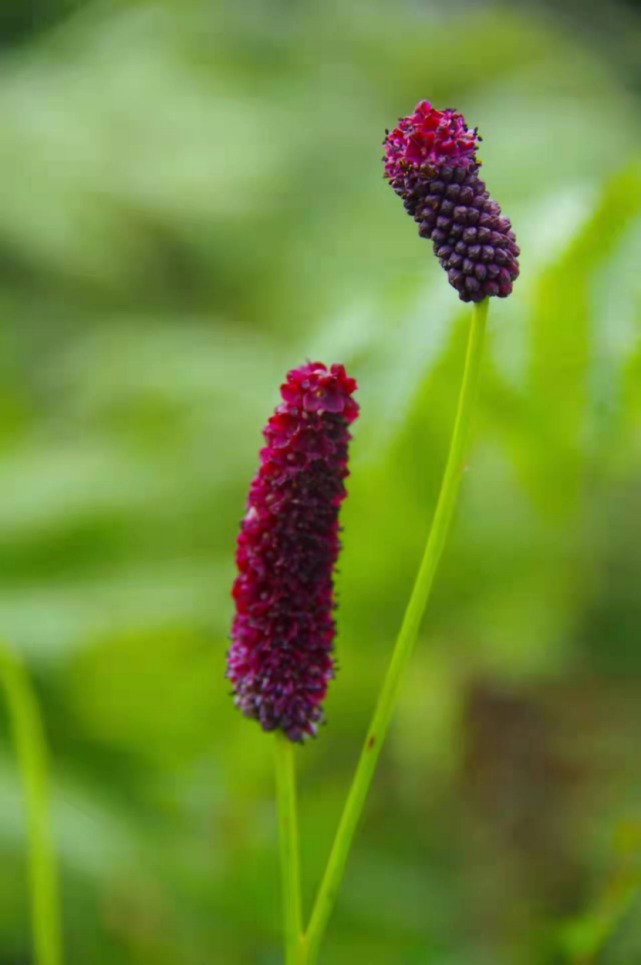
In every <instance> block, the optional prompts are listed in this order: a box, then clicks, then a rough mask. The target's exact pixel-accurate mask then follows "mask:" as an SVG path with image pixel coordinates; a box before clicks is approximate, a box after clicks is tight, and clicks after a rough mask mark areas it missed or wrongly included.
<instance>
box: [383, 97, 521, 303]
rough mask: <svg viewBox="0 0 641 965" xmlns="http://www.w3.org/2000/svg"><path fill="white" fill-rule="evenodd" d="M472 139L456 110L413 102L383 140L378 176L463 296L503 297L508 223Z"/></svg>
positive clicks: (511, 256) (511, 247) (512, 244)
mask: <svg viewBox="0 0 641 965" xmlns="http://www.w3.org/2000/svg"><path fill="white" fill-rule="evenodd" d="M479 140H480V138H479V135H478V133H477V131H476V130H470V129H469V128H468V127H467V125H466V123H465V119H464V118H463V115H462V114H458V113H457V112H456V111H453V110H449V109H448V110H444V111H437V110H436V108H435V107H432V105H431V104H430V102H429V101H421V102H420V103H419V104H417V105H416V109H415V111H414V113H413V114H410V116H409V117H404V118H402V119H401V120H400V122H399V124H398V127H396V128H395V129H394V130H393V131H391V132H388V134H387V136H386V138H385V141H384V147H385V157H384V158H383V160H384V162H385V177H386V178H387V179H388V180H389V182H390V184H391V186H392V187H393V189H394V191H396V193H397V194H398V195H400V197H401V198H402V199H403V201H404V204H405V209H406V210H407V211H408V213H409V214H411V215H412V217H413V218H414V220H415V221H416V222H418V224H419V234H420V235H421V236H422V237H424V238H430V239H431V240H432V242H433V244H434V251H435V253H436V255H437V257H438V259H439V261H440V263H441V265H442V266H443V268H444V269H445V271H446V272H447V275H448V279H449V281H450V284H451V285H453V286H454V288H456V290H457V291H458V293H459V298H461V299H462V301H464V302H480V301H482V300H483V299H484V298H487V297H488V296H493V295H497V296H498V297H499V298H505V296H506V295H509V294H510V292H511V291H512V285H513V283H514V281H515V279H516V278H517V277H518V274H519V266H518V261H517V259H518V256H519V254H520V251H519V247H518V245H517V244H516V238H515V236H514V232H513V231H512V225H511V224H510V221H509V219H508V218H504V217H503V216H502V215H501V209H500V207H499V206H498V204H497V203H496V201H492V200H491V198H490V196H489V194H488V191H487V188H486V187H485V183H484V182H483V181H482V180H481V178H480V177H479V174H478V172H479V169H480V167H481V163H480V161H478V160H477V157H476V151H477V148H478V142H479ZM495 267H496V268H497V271H496V272H494V271H493V270H492V269H493V268H495ZM499 269H500V270H499Z"/></svg>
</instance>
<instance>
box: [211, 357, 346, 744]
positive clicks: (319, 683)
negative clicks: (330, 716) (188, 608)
mask: <svg viewBox="0 0 641 965" xmlns="http://www.w3.org/2000/svg"><path fill="white" fill-rule="evenodd" d="M355 389H356V382H355V380H354V379H351V378H349V377H348V376H347V375H346V374H345V369H344V368H343V366H342V365H332V366H331V368H330V369H328V368H327V366H325V365H323V364H322V363H320V362H310V363H308V364H307V365H303V366H301V367H300V368H298V369H293V370H292V371H291V372H289V373H288V375H287V380H286V382H285V383H284V384H283V385H282V386H281V395H282V398H283V402H282V403H281V404H280V405H279V406H278V407H277V409H276V411H275V412H274V415H273V416H272V417H271V419H270V420H269V422H268V423H267V426H266V427H265V430H264V433H263V434H264V436H265V440H266V442H267V445H266V446H265V447H264V448H263V449H261V453H260V468H259V470H258V473H257V474H256V476H255V477H254V479H253V481H252V484H251V487H250V490H249V499H248V502H247V513H246V514H245V518H244V519H243V521H242V524H241V530H240V534H239V536H238V544H237V551H236V563H237V566H238V576H237V577H236V580H235V582H234V588H233V597H234V600H235V601H236V616H235V619H234V624H233V627H232V635H231V636H232V644H231V647H230V649H229V653H228V655H227V666H228V669H227V676H228V677H229V679H230V680H231V681H232V684H233V688H234V696H235V703H236V705H237V706H238V707H239V708H240V709H241V710H242V712H243V713H244V714H246V715H247V716H248V717H254V718H255V719H256V720H257V721H258V722H259V723H260V725H261V726H262V727H263V729H264V730H275V729H277V728H279V729H280V730H282V731H283V732H284V733H285V734H286V735H287V737H289V738H290V740H292V741H302V740H303V739H304V738H305V736H306V735H314V734H315V733H316V730H317V727H318V724H319V722H321V721H322V719H323V712H322V707H321V704H322V701H323V700H324V698H325V694H326V692H327V685H328V682H329V680H330V679H331V678H332V677H333V675H334V660H333V657H332V650H333V642H334V635H335V631H336V626H335V623H334V618H333V615H332V613H333V610H334V607H335V601H334V589H333V580H332V571H333V568H334V564H335V562H336V559H337V557H338V551H339V546H340V544H339V540H338V532H339V526H338V511H339V507H340V504H341V503H342V501H343V499H344V498H345V495H346V491H345V485H344V482H343V480H344V479H345V478H346V476H348V475H349V473H348V469H347V446H348V442H349V440H350V438H351V436H350V433H349V430H348V426H349V425H350V423H351V422H353V421H354V419H355V418H356V416H357V415H358V404H357V403H356V402H355V401H354V399H353V398H352V393H353V392H354V391H355Z"/></svg>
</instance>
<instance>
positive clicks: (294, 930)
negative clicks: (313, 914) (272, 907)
mask: <svg viewBox="0 0 641 965" xmlns="http://www.w3.org/2000/svg"><path fill="white" fill-rule="evenodd" d="M294 753H295V745H294V744H293V743H292V742H291V741H290V740H288V739H287V737H285V736H284V735H283V734H281V733H280V731H279V732H278V733H277V734H276V743H275V763H276V790H277V795H278V825H279V839H280V865H281V878H282V893H283V899H282V900H283V923H284V937H285V962H286V965H295V963H296V960H297V955H298V948H299V945H300V941H301V935H302V930H303V924H302V912H301V891H300V860H299V855H298V817H297V809H296V768H295V761H294Z"/></svg>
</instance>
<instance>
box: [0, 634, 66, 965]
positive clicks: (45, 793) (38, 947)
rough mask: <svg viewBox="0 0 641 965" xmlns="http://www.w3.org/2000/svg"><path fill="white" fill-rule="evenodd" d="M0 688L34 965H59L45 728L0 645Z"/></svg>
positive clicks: (24, 679) (17, 666)
mask: <svg viewBox="0 0 641 965" xmlns="http://www.w3.org/2000/svg"><path fill="white" fill-rule="evenodd" d="M0 687H4V690H5V694H6V698H7V704H8V707H9V716H10V719H11V726H12V730H13V735H14V740H15V744H16V752H17V757H18V766H19V768H20V771H21V774H22V780H23V784H24V796H25V807H26V815H27V833H28V839H29V873H30V880H31V907H32V923H33V943H34V950H35V962H36V963H37V965H61V963H62V928H61V914H60V897H59V892H58V869H57V861H56V854H55V849H54V844H53V836H52V832H51V825H50V820H49V767H48V754H47V745H46V740H45V734H44V728H43V725H42V719H41V716H40V711H39V709H38V701H37V698H36V695H35V693H34V691H33V687H32V685H31V682H30V680H29V677H28V675H27V673H26V671H25V669H24V667H23V666H22V664H21V663H20V661H19V660H18V659H17V658H16V657H15V656H14V655H13V653H12V652H11V650H10V649H9V648H8V647H6V646H4V645H3V644H1V643H0Z"/></svg>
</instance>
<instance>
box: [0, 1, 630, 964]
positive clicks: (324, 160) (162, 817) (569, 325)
mask: <svg viewBox="0 0 641 965" xmlns="http://www.w3.org/2000/svg"><path fill="white" fill-rule="evenodd" d="M0 35H1V36H0V43H1V45H2V46H1V48H0V315H1V323H0V369H1V378H0V533H1V534H2V536H1V539H0V632H1V633H2V635H3V637H5V638H6V639H7V640H9V641H11V643H12V644H13V646H14V647H15V648H16V649H17V650H18V651H19V653H20V654H21V655H22V657H23V658H24V660H25V661H26V662H27V663H28V666H29V669H30V671H31V673H32V675H33V677H34V681H35V684H36V686H37V690H38V694H39V696H40V698H41V701H42V708H43V713H44V716H45V721H46V727H47V732H48V735H49V739H50V743H51V748H52V756H53V765H54V771H55V802H54V804H55V813H54V820H55V830H56V835H57V840H58V842H59V847H60V851H61V856H62V863H63V889H64V914H65V934H66V939H67V944H68V959H67V960H68V963H69V965H211V963H213V962H216V963H223V965H253V963H255V965H278V963H279V962H280V961H281V953H280V938H279V929H280V918H279V886H278V863H277V852H276V823H275V818H276V816H275V810H274V799H273V776H272V753H271V751H272V748H271V742H270V740H269V738H268V737H266V736H265V735H263V734H262V733H261V732H260V731H259V729H258V728H257V727H256V726H255V725H254V724H253V723H251V722H248V721H245V720H244V719H243V718H241V716H240V715H239V714H238V713H237V712H236V711H235V709H234V707H233V704H232V701H231V699H230V697H229V694H228V691H229V687H228V685H227V683H226V681H225V679H224V669H225V651H226V648H227V634H228V628H229V624H230V619H231V612H232V610H231V601H230V598H229V588H230V584H231V581H232V579H233V573H234V569H233V552H234V541H235V536H236V532H237V527H238V523H239V520H240V518H241V516H242V514H243V507H244V500H245V495H246V491H247V487H248V484H249V480H250V478H251V475H252V474H253V472H254V470H255V467H256V463H257V450H258V447H259V445H260V442H261V438H260V429H261V427H262V425H263V424H264V423H265V421H266V419H267V417H268V415H269V414H270V412H271V410H272V408H273V406H274V405H275V403H276V400H277V387H278V384H279V382H280V381H281V380H282V377H283V375H284V373H285V372H286V370H287V369H288V368H290V367H291V366H292V365H296V364H300V363H301V362H302V361H303V360H304V359H305V358H307V357H311V358H320V359H322V360H324V361H327V362H331V361H337V360H340V361H344V362H345V363H346V364H347V366H348V368H349V370H350V372H351V373H353V374H354V375H355V376H356V377H357V378H358V380H359V384H360V392H359V399H360V402H361V404H362V415H361V418H360V420H359V422H358V423H357V425H356V428H355V438H354V442H353V445H352V456H353V458H352V476H351V479H350V482H349V489H350V498H349V500H348V501H347V503H346V505H345V508H344V515H343V522H344V526H345V532H344V552H343V556H342V560H341V565H340V574H339V586H338V590H339V596H340V609H339V624H340V635H339V639H338V653H339V660H340V673H339V675H338V678H337V680H336V681H335V682H334V684H333V686H332V688H331V694H330V697H329V700H328V703H327V716H328V721H329V723H328V726H327V727H326V728H324V729H323V731H322V733H321V736H320V738H319V739H318V740H317V741H315V742H313V743H310V744H309V745H307V746H306V747H305V748H304V749H303V750H302V751H301V752H300V754H299V760H300V771H301V808H302V828H303V833H304V844H303V862H304V865H303V869H304V888H305V900H306V904H307V907H309V905H310V904H311V900H312V897H313V894H314V891H315V888H316V885H317V882H318V879H319V876H320V873H321V871H322V867H323V863H324V860H325V858H326V855H327V852H328V849H329V846H330V842H331V838H332V835H333V832H334V830H335V827H336V823H337V819H338V815H339V812H340V807H341V804H342V800H343V797H344V794H345V791H346V788H347V785H348V782H349V780H350V777H351V773H352V769H353V766H354V763H355V760H356V756H357V754H358V751H359V747H360V742H361V740H362V736H363V734H364V731H365V728H366V725H367V722H368V718H369V714H370V712H371V710H372V707H373V703H374V699H375V695H376V692H377V688H378V685H379V682H380V680H381V677H382V674H383V672H384V668H385V665H386V661H387V659H388V657H389V654H390V651H391V646H392V642H393V639H394V636H395V633H396V630H397V628H398V626H399V622H400V619H401V616H402V612H403V609H404V606H405V603H406V600H407V596H408V593H409V589H410V586H411V582H412V578H413V575H414V572H415V569H416V566H417V563H418V559H419V556H420V554H421V551H422V547H423V541H424V534H425V533H426V530H427V527H428V525H429V521H430V518H431V513H432V511H433V506H434V500H435V495H436V491H437V486H438V483H439V479H440V474H441V471H442V467H443V462H444V457H445V452H446V446H447V442H448V437H449V432H450V428H451V423H452V416H453V408H454V405H455V400H456V393H457V390H458V383H459V378H460V371H461V364H462V351H463V345H464V338H465V324H466V318H467V315H466V310H465V309H462V308H461V307H460V306H459V303H458V302H457V300H456V297H455V294H454V292H453V291H452V290H451V289H450V288H449V286H448V285H447V283H446V279H445V277H444V276H443V274H442V272H441V271H440V270H439V268H438V266H437V264H436V263H435V261H434V259H433V258H432V257H431V254H430V249H429V245H427V244H426V243H425V242H422V241H421V240H420V239H419V238H418V236H417V233H416V230H415V226H414V225H413V224H412V223H411V221H410V220H409V219H408V218H407V217H406V216H405V214H404V212H403V210H402V205H401V203H400V201H399V200H398V199H397V198H396V197H395V196H394V195H393V193H392V192H391V191H390V190H389V188H388V187H387V186H386V185H385V184H384V182H383V181H382V178H381V163H380V156H381V147H380V144H381V141H382V137H383V131H384V128H385V127H387V126H390V125H391V124H393V122H394V121H395V119H396V118H397V117H398V116H399V115H400V114H404V113H407V112H408V111H409V110H411V109H412V108H413V106H414V104H415V103H416V101H417V100H419V99H420V98H423V97H428V98H430V99H431V100H433V101H434V102H435V103H436V104H437V105H439V106H456V107H457V108H458V109H460V110H462V111H463V112H464V113H465V115H466V117H467V118H468V120H469V121H470V122H471V123H472V124H474V125H475V124H478V126H479V127H480V130H481V132H482V134H483V135H484V138H485V140H484V142H483V145H482V159H483V161H484V171H485V176H486V179H487V181H488V184H489V187H490V189H491V190H492V192H493V193H494V195H495V196H496V198H497V199H498V200H499V201H500V203H501V204H502V206H503V209H504V212H505V213H506V214H508V215H509V216H510V217H511V218H512V220H513V222H514V225H515V228H516V231H517V234H518V237H519V241H520V244H521V247H522V251H523V254H522V276H521V278H520V279H519V281H518V283H517V286H516V288H515V292H514V295H513V296H512V297H511V298H510V299H509V300H507V301H506V302H498V301H495V302H494V303H493V305H492V311H491V321H490V333H489V344H488V348H487V355H486V359H485V367H484V379H483V386H482V402H481V405H480V411H479V415H478V418H477V422H476V444H475V448H474V454H473V459H472V460H471V464H470V469H469V472H468V473H467V475H466V479H465V482H464V487H463V492H462V500H461V505H460V509H459V512H458V515H457V519H456V523H455V527H454V532H453V535H452V538H451V541H450V544H449V547H448V550H447V552H446V555H445V557H444V560H443V565H442V569H441V571H440V575H439V578H438V581H437V585H436V588H435V592H434V596H433V601H432V606H431V609H430V612H429V616H428V618H427V620H426V622H425V625H424V628H423V632H422V638H421V640H420V641H419V646H418V649H417V653H416V656H415V659H414V662H413V667H412V673H411V675H410V679H409V680H408V681H407V685H406V687H405V690H404V693H403V698H402V703H401V706H400V709H399V712H398V714H397V716H396V719H395V723H394V726H393V730H392V733H391V736H390V739H389V743H388V744H387V746H386V749H385V751H384V754H383V758H382V762H381V767H380V770H379V773H378V775H377V778H376V781H375V785H374V788H373V792H372V795H371V798H370V800H369V802H368V806H367V810H366V814H365V819H364V822H363V825H362V828H361V830H360V833H359V835H358V838H357V841H356V844H355V847H354V851H353V853H352V856H351V859H350V864H349V868H348V873H347V876H346V879H345V882H344V888H343V891H342V893H341V897H340V900H339V903H338V907H337V911H336V914H335V917H334V918H333V920H332V923H331V927H330V931H329V934H328V939H327V944H326V946H325V950H324V956H323V958H322V961H323V962H324V963H326V965H348V963H349V965H352V963H355V962H357V963H363V965H432V963H434V965H554V963H564V962H568V963H572V965H579V963H583V965H587V963H590V962H593V961H594V962H596V961H597V960H598V962H602V963H604V965H634V963H638V962H641V926H640V925H639V912H640V911H641V901H640V900H637V899H636V897H635V892H634V886H635V882H636V877H635V876H636V874H637V871H638V870H639V864H640V863H641V858H640V855H641V759H640V754H639V735H640V733H641V646H640V642H641V640H640V637H641V592H640V588H639V572H640V569H641V272H640V271H639V265H640V263H641V115H640V107H641V67H640V66H639V65H640V63H641V58H640V57H639V52H640V51H641V11H640V10H639V8H638V7H635V6H634V5H627V6H620V7H619V6H617V5H616V4H608V5H602V7H601V8H599V7H596V6H595V7H591V6H590V5H589V4H588V5H584V4H578V3H574V4H573V3H568V4H566V5H562V6H560V7H559V6H557V7H556V8H555V7H554V6H552V5H550V6H545V5H535V4H532V5H528V4H526V3H521V4H518V3H505V4H504V5H494V4H485V3H475V4H472V3H470V4H466V5H462V4H457V3H455V2H452V3H448V4H439V3H429V2H427V0H420V2H406V0H402V2H393V0H386V2H384V0H368V2H364V0H341V2H338V0H333V2H329V3H320V2H319V3H293V2H286V0H280V2H278V0H271V2H268V0H262V2H261V0H239V2H237V3H235V4H232V3H228V4H226V5H221V4H217V3H209V2H206V0H183V2H178V0H174V2H169V0H168V2H167V3H160V2H159V3H147V2H139V3H129V4H127V3H111V4H109V3H102V4H100V3H97V4H87V5H85V4H83V3H80V2H75V3H74V2H70V0H57V2H56V0H49V2H45V0H39V2H36V0H32V2H31V3H25V2H21V0H2V12H1V13H0ZM0 741H1V743H0V963H1V965H27V963H29V962H31V961H32V959H31V957H30V954H31V953H30V944H29V904H28V890H27V881H26V864H25V836H24V820H23V807H22V802H21V794H20V784H19V781H18V776H17V773H16V768H15V763H14V755H13V751H12V748H11V744H10V741H9V734H8V729H7V720H6V717H5V711H4V708H1V709H0ZM623 912H625V913H623ZM620 913H621V914H620ZM619 918H620V920H618V919H619ZM615 919H616V921H615ZM610 920H612V925H613V926H614V925H615V924H616V928H614V927H613V931H614V934H613V935H612V937H611V938H610V939H609V940H608V942H607V943H606V945H605V948H604V949H603V950H602V951H601V952H600V953H599V954H598V956H592V951H591V950H590V949H591V946H592V944H596V938H595V936H597V937H598V935H599V934H600V930H601V928H602V926H603V931H604V932H605V931H607V930H608V927H609V923H610ZM593 939H594V941H593Z"/></svg>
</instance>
